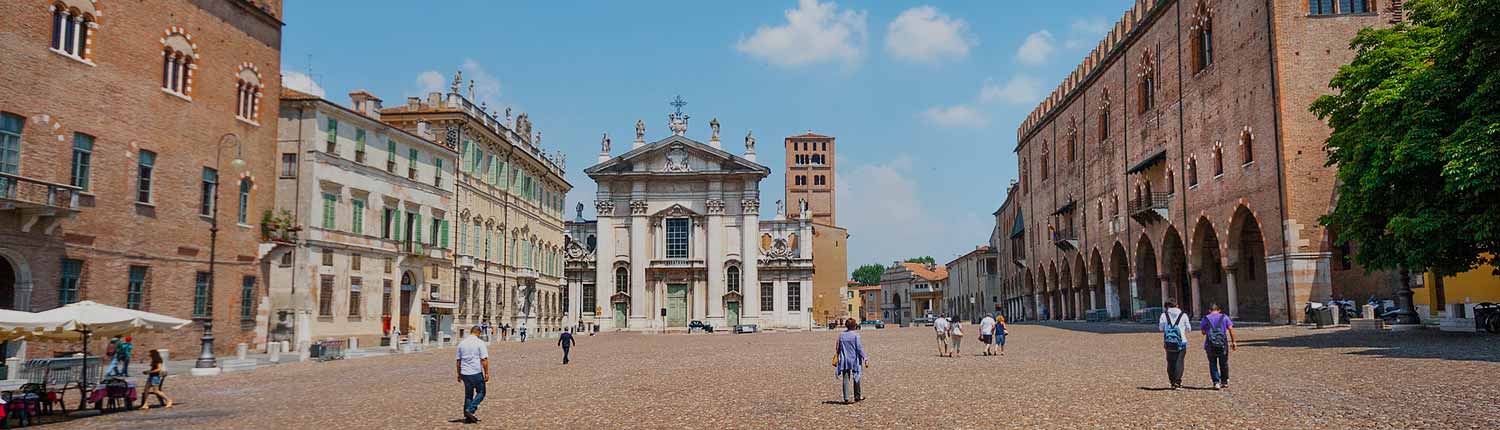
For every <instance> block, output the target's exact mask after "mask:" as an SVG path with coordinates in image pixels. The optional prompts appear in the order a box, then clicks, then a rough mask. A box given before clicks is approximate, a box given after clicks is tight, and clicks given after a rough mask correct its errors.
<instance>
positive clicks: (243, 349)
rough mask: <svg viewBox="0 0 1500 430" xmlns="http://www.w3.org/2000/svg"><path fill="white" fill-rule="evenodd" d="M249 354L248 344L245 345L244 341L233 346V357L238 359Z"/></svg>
mask: <svg viewBox="0 0 1500 430" xmlns="http://www.w3.org/2000/svg"><path fill="white" fill-rule="evenodd" d="M249 355H250V345H246V344H244V343H240V344H238V345H235V346H234V357H235V358H238V359H240V360H244V359H245V357H247V356H249Z"/></svg>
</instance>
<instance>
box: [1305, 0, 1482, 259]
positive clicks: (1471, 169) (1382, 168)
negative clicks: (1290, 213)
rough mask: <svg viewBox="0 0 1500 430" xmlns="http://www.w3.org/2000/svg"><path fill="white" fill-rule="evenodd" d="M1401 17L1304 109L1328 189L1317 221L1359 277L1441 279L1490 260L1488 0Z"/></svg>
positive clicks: (1465, 0)
mask: <svg viewBox="0 0 1500 430" xmlns="http://www.w3.org/2000/svg"><path fill="white" fill-rule="evenodd" d="M1406 6H1407V8H1408V9H1409V10H1410V11H1411V15H1410V19H1409V20H1408V21H1407V22H1405V23H1403V24H1398V25H1396V26H1394V27H1392V28H1378V29H1376V28H1370V29H1365V30H1362V31H1360V32H1359V35H1358V36H1356V37H1355V38H1354V39H1353V40H1352V41H1351V42H1350V46H1351V47H1352V48H1354V49H1355V51H1356V55H1355V57H1354V60H1353V61H1352V62H1351V63H1350V64H1348V65H1345V66H1343V67H1341V68H1339V71H1338V73H1337V74H1336V75H1335V76H1334V78H1333V80H1332V81H1331V82H1330V83H1329V86H1330V87H1332V88H1333V89H1334V90H1336V92H1335V93H1334V94H1330V95H1325V96H1322V97H1319V98H1318V100H1317V101H1316V102H1314V103H1313V104H1312V108H1311V109H1312V111H1313V113H1315V114H1317V115H1318V117H1319V118H1322V119H1324V120H1326V121H1327V122H1328V124H1329V125H1330V126H1331V127H1332V128H1333V134H1332V135H1331V136H1330V137H1329V138H1328V141H1327V142H1326V144H1325V145H1326V146H1325V149H1326V150H1327V152H1328V164H1329V165H1330V166H1337V168H1338V180H1339V182H1338V185H1337V192H1338V199H1337V202H1336V204H1335V207H1334V209H1333V211H1332V212H1330V213H1329V214H1328V215H1326V216H1324V217H1322V218H1321V220H1320V221H1321V222H1322V223H1323V224H1325V225H1328V226H1330V227H1332V228H1333V230H1334V231H1336V232H1337V234H1338V237H1337V240H1339V241H1341V242H1342V241H1354V242H1355V243H1357V244H1359V252H1358V255H1356V259H1357V261H1358V262H1359V263H1360V264H1361V265H1363V266H1365V267H1368V268H1372V269H1392V268H1396V267H1401V266H1404V267H1408V268H1426V269H1428V270H1432V271H1434V272H1437V273H1439V274H1443V275H1449V274H1454V273H1459V272H1463V271H1467V270H1470V269H1472V268H1474V267H1477V266H1478V265H1480V264H1493V263H1494V262H1495V257H1496V256H1497V255H1500V0H1413V1H1410V2H1408V3H1407V4H1406Z"/></svg>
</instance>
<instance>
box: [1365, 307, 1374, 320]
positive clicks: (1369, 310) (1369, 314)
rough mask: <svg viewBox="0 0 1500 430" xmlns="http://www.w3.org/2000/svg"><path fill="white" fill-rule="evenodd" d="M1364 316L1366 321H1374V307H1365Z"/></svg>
mask: <svg viewBox="0 0 1500 430" xmlns="http://www.w3.org/2000/svg"><path fill="white" fill-rule="evenodd" d="M1364 316H1365V319H1367V320H1372V319H1375V305H1365V307H1364Z"/></svg>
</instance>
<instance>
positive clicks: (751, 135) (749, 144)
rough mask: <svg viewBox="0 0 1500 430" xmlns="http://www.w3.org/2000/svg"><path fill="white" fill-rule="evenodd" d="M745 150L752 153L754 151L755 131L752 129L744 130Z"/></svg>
mask: <svg viewBox="0 0 1500 430" xmlns="http://www.w3.org/2000/svg"><path fill="white" fill-rule="evenodd" d="M745 152H747V153H753V152H755V132H754V131H751V130H746V131H745Z"/></svg>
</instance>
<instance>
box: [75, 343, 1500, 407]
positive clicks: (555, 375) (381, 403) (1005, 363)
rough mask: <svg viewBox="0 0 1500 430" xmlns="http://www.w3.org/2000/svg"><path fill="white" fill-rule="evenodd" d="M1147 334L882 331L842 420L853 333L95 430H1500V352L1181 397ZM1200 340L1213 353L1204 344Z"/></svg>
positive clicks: (298, 387)
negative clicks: (939, 337)
mask: <svg viewBox="0 0 1500 430" xmlns="http://www.w3.org/2000/svg"><path fill="white" fill-rule="evenodd" d="M1149 329H1151V327H1149V326H1143V325H1135V324H1088V323H1057V324H1049V325H1033V324H1013V325H1012V326H1011V333H1012V334H1011V336H1010V340H1009V345H1008V349H1007V351H1006V355H1005V356H993V357H985V356H977V355H976V354H978V353H979V352H980V351H981V350H980V348H979V345H978V344H977V342H975V341H976V340H977V336H969V337H970V339H968V340H967V341H966V343H965V345H964V352H963V355H962V356H961V357H958V358H941V357H938V356H937V351H936V348H935V345H936V342H935V341H934V340H933V336H932V331H931V328H929V327H912V328H895V327H892V328H887V329H883V330H875V329H865V330H862V331H861V333H862V335H863V337H864V342H865V346H866V348H867V350H868V351H869V354H870V356H871V366H870V368H869V369H868V370H867V371H866V373H865V387H864V389H865V393H866V395H867V396H868V400H866V401H864V402H861V403H858V404H854V405H842V404H834V403H831V402H832V401H835V400H838V385H837V384H836V382H835V380H834V375H833V370H832V369H831V367H829V359H830V357H831V355H832V350H833V343H834V339H835V337H836V333H835V332H827V331H818V332H796V333H761V334H753V335H729V334H715V335H701V334H700V335H645V334H615V333H605V334H601V335H599V336H596V337H582V338H581V339H580V342H579V345H578V347H577V348H576V349H574V351H573V352H574V357H573V363H572V364H569V365H562V364H561V363H560V361H561V360H560V358H561V351H560V350H559V349H558V348H557V346H556V345H555V341H552V340H547V339H540V340H536V341H532V342H527V343H525V344H522V343H517V342H504V343H495V344H493V345H492V346H491V354H492V355H491V366H493V367H492V371H493V374H494V377H493V379H492V380H491V381H490V383H489V394H488V397H487V398H486V399H485V401H484V403H483V405H482V406H481V407H480V409H479V416H480V418H482V419H483V420H484V421H482V422H480V423H479V424H477V425H464V424H459V423H450V420H455V419H458V418H460V417H461V416H460V408H459V405H460V400H461V395H462V393H461V390H460V385H459V384H458V382H456V381H455V376H454V364H453V363H454V361H453V358H452V354H453V349H451V348H449V349H439V350H433V351H427V352H421V353H414V354H404V355H396V356H388V357H377V358H368V359H356V360H344V361H335V362H328V363H312V362H308V363H297V364H288V365H279V366H271V367H262V368H260V369H258V370H255V371H251V372H244V373H234V374H226V375H224V376H222V377H217V378H193V377H188V376H175V377H172V378H171V379H170V380H169V381H168V382H167V384H166V385H167V388H168V389H169V391H170V393H171V394H172V395H173V396H174V397H175V398H176V399H177V400H178V402H179V405H178V406H176V407H174V408H172V409H167V410H150V411H132V412H128V413H119V414H110V415H106V416H102V417H97V418H90V419H85V420H78V421H72V422H69V423H65V424H61V425H60V427H80V428H121V429H125V428H131V429H135V428H205V429H206V428H214V429H263V428H979V427H989V428H994V427H1000V428H1206V427H1219V428H1445V429H1451V428H1496V427H1497V426H1500V402H1497V401H1496V399H1500V384H1496V381H1497V379H1496V374H1497V371H1500V343H1497V342H1496V341H1497V340H1500V339H1496V338H1495V337H1494V336H1486V335H1457V334H1447V333H1438V332H1436V331H1424V332H1420V333H1415V334H1390V333H1381V334H1361V333H1353V332H1350V331H1348V330H1347V329H1329V330H1313V329H1308V328H1301V327H1285V326H1278V327H1249V328H1244V329H1241V330H1239V331H1238V332H1237V333H1238V334H1239V336H1240V345H1241V348H1240V350H1239V352H1237V353H1236V354H1234V355H1233V358H1232V362H1231V365H1232V370H1233V372H1232V374H1231V376H1232V378H1231V380H1232V381H1233V384H1232V388H1230V389H1228V390H1224V391H1212V390H1208V389H1203V387H1207V386H1209V385H1210V384H1209V380H1208V376H1207V369H1206V361H1205V359H1204V357H1203V356H1202V350H1201V349H1200V348H1197V347H1195V348H1194V349H1193V350H1192V351H1190V353H1189V354H1188V359H1187V372H1186V375H1185V377H1184V380H1185V382H1186V384H1187V385H1188V389H1186V390H1182V391H1165V390H1162V389H1163V388H1164V387H1166V386H1167V382H1166V377H1165V375H1164V373H1165V372H1164V369H1163V368H1164V364H1163V357H1162V355H1163V354H1162V351H1161V346H1160V345H1161V344H1160V335H1159V334H1155V333H1151V332H1147V331H1146V330H1149ZM1197 335H1198V333H1194V334H1193V338H1192V339H1193V340H1194V341H1195V342H1197V341H1201V339H1202V338H1201V337H1198V336H1197Z"/></svg>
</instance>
